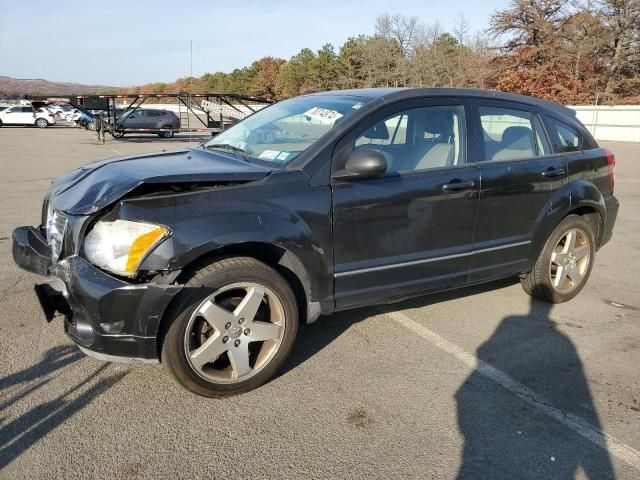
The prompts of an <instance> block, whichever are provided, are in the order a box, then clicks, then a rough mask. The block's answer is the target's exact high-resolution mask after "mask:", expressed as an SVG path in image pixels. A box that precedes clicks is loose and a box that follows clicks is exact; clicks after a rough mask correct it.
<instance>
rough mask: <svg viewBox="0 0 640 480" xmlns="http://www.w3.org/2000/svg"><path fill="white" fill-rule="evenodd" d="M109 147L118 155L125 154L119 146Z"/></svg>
mask: <svg viewBox="0 0 640 480" xmlns="http://www.w3.org/2000/svg"><path fill="white" fill-rule="evenodd" d="M109 148H110V149H111V151H112V152H113V153H115V154H116V155H120V156H122V155H124V154H123V153H122V152H121V151H119V150H118V149H117V148H113V147H109Z"/></svg>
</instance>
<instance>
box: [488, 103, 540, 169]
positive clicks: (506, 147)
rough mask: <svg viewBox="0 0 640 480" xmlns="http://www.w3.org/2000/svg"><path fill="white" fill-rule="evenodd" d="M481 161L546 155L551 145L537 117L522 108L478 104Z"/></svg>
mask: <svg viewBox="0 0 640 480" xmlns="http://www.w3.org/2000/svg"><path fill="white" fill-rule="evenodd" d="M479 110H480V123H481V125H482V136H483V143H484V160H485V161H493V162H497V161H508V160H520V159H523V158H533V157H540V156H543V155H549V154H550V153H551V148H550V147H549V142H548V140H547V137H546V135H545V133H544V129H543V128H542V123H541V122H540V119H539V118H538V116H537V115H536V114H534V113H531V112H527V111H525V110H515V109H511V108H498V107H480V109H479Z"/></svg>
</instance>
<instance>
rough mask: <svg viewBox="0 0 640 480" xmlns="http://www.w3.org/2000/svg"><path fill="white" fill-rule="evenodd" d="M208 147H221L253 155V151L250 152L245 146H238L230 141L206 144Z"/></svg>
mask: <svg viewBox="0 0 640 480" xmlns="http://www.w3.org/2000/svg"><path fill="white" fill-rule="evenodd" d="M204 147H205V148H206V149H209V148H220V149H222V150H231V151H233V152H240V153H244V154H245V155H251V152H248V151H247V150H245V149H244V148H240V147H236V146H235V145H231V144H230V143H214V144H213V145H205V146H204Z"/></svg>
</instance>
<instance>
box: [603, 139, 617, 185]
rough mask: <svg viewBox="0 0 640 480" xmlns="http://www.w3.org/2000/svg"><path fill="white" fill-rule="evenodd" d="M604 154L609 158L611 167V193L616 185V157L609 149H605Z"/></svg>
mask: <svg viewBox="0 0 640 480" xmlns="http://www.w3.org/2000/svg"><path fill="white" fill-rule="evenodd" d="M604 153H605V155H606V156H607V165H608V166H609V180H610V181H611V191H612V192H613V187H614V186H615V183H616V156H615V155H614V153H613V152H612V151H611V150H609V149H606V148H605V149H604Z"/></svg>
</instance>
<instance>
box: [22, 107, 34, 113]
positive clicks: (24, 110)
mask: <svg viewBox="0 0 640 480" xmlns="http://www.w3.org/2000/svg"><path fill="white" fill-rule="evenodd" d="M22 113H33V107H22Z"/></svg>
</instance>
